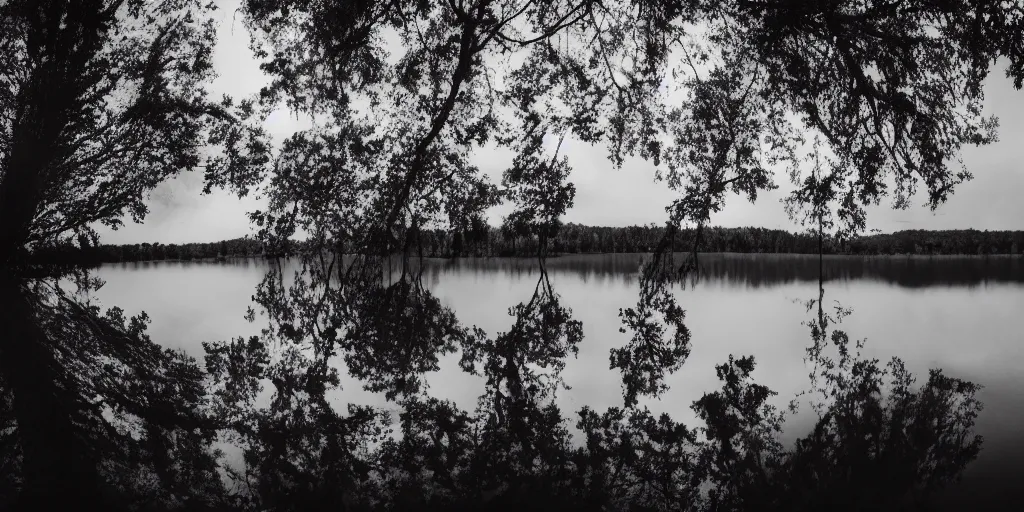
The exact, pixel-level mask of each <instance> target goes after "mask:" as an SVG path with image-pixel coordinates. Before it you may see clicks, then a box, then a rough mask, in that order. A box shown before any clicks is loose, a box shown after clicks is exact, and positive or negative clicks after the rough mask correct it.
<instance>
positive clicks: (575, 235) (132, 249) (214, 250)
mask: <svg viewBox="0 0 1024 512" xmlns="http://www.w3.org/2000/svg"><path fill="white" fill-rule="evenodd" d="M664 229H665V228H663V227H660V226H629V227H599V226H583V225H580V224H567V225H565V226H563V227H562V229H560V230H559V232H558V235H557V236H556V237H555V238H554V239H553V240H551V241H550V246H549V247H550V251H551V253H552V254H587V253H637V252H651V251H652V250H654V248H655V246H656V244H657V243H658V241H659V240H661V237H662V235H663V234H664ZM421 236H422V238H421V240H422V241H423V242H422V245H423V247H422V250H423V256H425V257H435V258H450V257H458V256H478V257H479V256H533V255H536V253H537V247H538V240H537V239H536V237H524V236H514V235H512V234H510V233H508V232H506V231H503V230H502V229H500V228H495V227H493V226H485V227H482V228H476V229H470V230H466V231H461V232H459V231H457V232H451V231H444V230H425V231H424V232H423V233H422V235H421ZM700 236H701V252H738V253H785V254H817V252H818V237H817V234H816V233H813V232H803V233H792V232H789V231H785V230H780V229H766V228H754V227H745V228H721V227H714V228H704V229H703V230H702V232H701V235H700ZM694 238H695V233H694V231H693V230H681V231H680V232H679V233H678V234H677V235H676V237H675V239H674V242H673V250H674V251H677V252H689V251H691V250H692V249H693V241H694ZM1022 247H1024V231H987V230H986V231H979V230H974V229H967V230H942V231H929V230H906V231H897V232H895V233H886V234H873V235H867V236H861V237H857V238H854V239H852V240H849V241H843V242H837V241H835V240H826V241H825V243H824V247H823V250H824V252H825V253H826V254H849V255H901V254H919V255H986V254H989V255H990V254H1021V248H1022ZM302 249H303V243H302V242H301V241H295V242H292V244H291V245H286V246H284V247H279V248H274V249H268V248H266V247H265V246H264V244H262V243H261V242H259V241H258V240H255V239H252V238H236V239H232V240H223V241H220V242H211V243H188V244H160V243H154V244H149V243H143V244H126V245H111V244H104V245H98V246H88V245H87V246H86V247H85V248H82V247H80V246H75V245H64V246H56V247H50V248H46V249H39V250H36V251H35V252H34V253H33V255H32V259H33V261H35V262H36V263H43V264H51V263H52V264H85V265H99V264H102V263H119V262H134V261H160V260H181V261H191V260H202V259H217V258H236V257H256V256H261V257H273V256H287V255H292V254H296V253H298V252H300V251H301V250H302Z"/></svg>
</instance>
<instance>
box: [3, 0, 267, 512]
mask: <svg viewBox="0 0 1024 512" xmlns="http://www.w3.org/2000/svg"><path fill="white" fill-rule="evenodd" d="M213 9H214V7H213V6H212V5H209V4H207V3H205V2H200V1H198V0H197V1H177V0H174V1H171V0H168V1H159V2H141V1H135V0H127V1H121V0H113V1H110V0H102V1H101V0H86V1H81V2H67V1H60V0H47V1H43V2H35V1H22V0H12V1H9V2H4V3H3V5H2V6H0V62H2V64H0V82H2V83H3V87H0V216H2V217H3V219H4V222H3V225H2V226H0V294H2V296H3V302H4V304H5V307H4V308H3V312H2V315H3V317H2V320H0V322H2V323H3V325H4V329H3V331H4V333H5V339H4V341H3V343H2V344H0V382H3V385H4V386H5V393H6V394H5V395H4V396H9V397H10V399H11V401H12V402H11V403H12V407H11V411H12V414H13V417H14V421H15V423H16V425H17V430H16V439H17V449H18V455H12V457H19V461H20V462H19V464H20V466H21V468H22V476H21V480H20V494H19V498H18V501H17V502H16V504H15V505H16V506H17V507H18V508H20V509H25V510H37V509H44V508H47V509H48V508H53V507H55V506H57V505H58V504H62V503H67V502H80V503H86V502H92V503H98V504H102V505H101V506H103V505H106V506H107V507H108V508H120V507H127V506H133V505H137V504H138V503H140V502H149V503H162V504H163V505H166V506H175V505H176V504H180V503H181V500H186V501H188V500H190V498H189V497H188V496H189V495H192V496H202V495H203V494H204V493H205V492H206V491H208V490H211V489H212V488H215V487H216V486H217V484H218V481H216V480H211V473H210V471H211V469H212V466H210V465H209V464H207V465H206V466H205V469H200V468H201V467H203V466H202V465H197V466H195V467H193V468H191V469H189V470H187V471H185V472H184V473H179V472H177V470H175V469H173V468H172V467H171V466H173V463H172V462H171V461H174V460H175V459H176V458H178V457H183V458H186V459H192V460H195V459H197V458H199V459H201V458H203V457H206V458H207V459H209V457H211V453H210V452H208V451H205V450H206V448H208V447H209V443H210V442H211V441H212V439H211V432H212V431H211V429H210V424H209V423H208V422H207V421H206V420H203V419H202V418H201V414H200V412H199V406H200V405H201V402H202V395H203V393H202V386H201V373H200V372H198V368H197V367H196V366H195V363H194V361H191V360H189V359H188V358H187V357H184V356H182V355H181V354H175V353H171V352H166V351H163V350H160V349H159V348H158V347H157V346H156V345H155V344H153V343H152V342H151V341H150V340H149V339H148V338H147V337H146V336H145V334H144V325H145V321H146V317H145V315H144V314H143V315H142V316H139V317H135V318H132V319H130V320H129V319H126V318H125V317H124V316H123V315H122V314H121V312H120V311H119V310H117V309H116V308H115V309H111V310H109V311H107V312H106V313H105V314H103V313H101V311H100V310H99V308H98V307H96V306H95V305H93V304H91V303H90V302H89V301H88V298H87V292H88V291H89V290H91V289H95V288H96V287H97V286H98V284H99V282H98V281H97V280H95V279H92V278H90V277H89V276H88V273H87V272H86V271H85V270H83V269H81V268H67V267H59V268H55V267H46V268H43V267H40V266H38V265H35V264H33V262H32V261H31V260H30V259H28V258H27V254H28V253H29V251H30V250H33V249H39V248H45V247H56V246H58V245H61V244H70V243H73V242H74V241H76V240H77V241H78V243H79V245H80V246H81V247H83V248H84V247H88V246H94V245H96V244H97V242H98V240H97V235H96V231H95V230H94V226H95V224H96V223H100V224H104V225H107V226H110V227H114V228H116V227H117V226H119V225H121V223H122V219H123V217H124V216H126V215H130V216H131V217H132V218H133V219H135V220H140V219H142V217H143V216H144V215H145V213H146V207H145V203H144V199H145V195H146V193H147V192H148V191H150V190H151V189H152V188H153V187H155V186H156V185H157V184H158V183H160V182H161V181H162V180H164V179H166V178H167V177H169V176H172V175H174V174H176V173H178V172H181V171H183V170H195V169H198V168H200V167H205V170H206V177H207V183H208V188H209V187H213V186H231V187H234V190H236V191H238V192H239V193H245V189H246V187H247V186H248V185H250V184H252V183H254V182H255V180H256V179H257V178H258V176H257V172H258V169H259V166H260V164H261V163H262V162H263V161H264V160H265V155H264V152H265V150H266V149H267V146H266V143H265V141H264V140H263V138H262V135H261V133H260V131H259V130H256V129H253V128H251V127H248V126H246V125H245V124H244V123H242V121H243V120H244V118H245V117H246V116H247V115H248V114H249V113H251V112H252V109H251V105H249V104H242V105H239V106H237V107H236V106H234V105H233V103H232V102H231V101H230V100H229V99H227V98H225V99H224V100H223V101H213V100H211V99H210V98H209V97H208V94H207V91H206V89H205V86H206V84H208V83H209V81H210V80H211V79H212V78H213V70H212V64H211V52H212V45H213V36H214V30H215V26H214V24H213V18H212V17H211V14H212V11H213ZM136 252H137V251H136ZM126 256H130V255H126ZM65 277H68V278H72V280H73V282H75V283H76V284H77V285H78V293H66V292H65V291H64V290H63V289H62V288H61V279H62V278H65ZM118 425H121V426H122V427H118ZM125 425H136V426H138V425H142V426H144V428H143V431H144V432H145V434H143V435H142V436H141V437H132V436H131V435H130V433H129V430H130V429H129V430H121V428H124V426H125ZM197 450H198V451H197ZM192 471H196V473H191V472H192ZM186 473H189V474H190V475H189V476H186ZM154 482H160V485H157V486H155V487H154V485H153V484H154ZM161 487H162V489H161ZM190 487H192V488H193V489H190ZM154 500H155V501H154Z"/></svg>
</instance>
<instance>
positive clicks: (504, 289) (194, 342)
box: [97, 254, 1024, 505]
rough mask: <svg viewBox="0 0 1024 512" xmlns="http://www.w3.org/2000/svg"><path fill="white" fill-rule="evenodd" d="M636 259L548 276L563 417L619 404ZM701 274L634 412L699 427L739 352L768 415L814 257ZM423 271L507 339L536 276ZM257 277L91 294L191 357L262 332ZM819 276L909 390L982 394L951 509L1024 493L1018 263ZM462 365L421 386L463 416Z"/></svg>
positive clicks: (605, 258)
mask: <svg viewBox="0 0 1024 512" xmlns="http://www.w3.org/2000/svg"><path fill="white" fill-rule="evenodd" d="M642 257H643V256H642V255H636V254H621V255H572V256H563V257H559V258H552V259H551V260H549V262H548V265H547V266H548V273H549V276H550V278H551V282H552V284H553V285H554V288H555V291H556V292H557V293H559V294H560V295H561V296H562V299H563V302H564V304H565V305H567V306H569V307H570V308H572V310H573V316H574V318H576V319H578V320H580V321H582V322H583V329H584V334H585V336H586V337H585V339H584V341H583V343H582V345H581V346H580V352H579V356H578V357H577V358H576V359H575V360H570V361H569V362H568V363H567V366H566V369H565V372H564V378H565V380H566V382H567V383H568V384H569V385H570V386H571V387H572V389H571V390H570V391H562V392H560V394H559V396H558V402H559V405H560V406H561V407H562V409H563V411H565V414H566V416H570V414H569V411H576V410H578V409H579V408H581V407H582V406H584V405H589V406H591V407H593V408H595V409H597V410H602V409H604V408H607V407H609V406H615V405H621V403H622V395H621V389H620V380H619V376H618V373H617V372H614V371H612V370H609V368H608V351H609V349H611V348H612V347H616V346H621V345H622V344H624V343H626V342H627V341H628V339H629V335H628V334H622V333H620V332H619V331H618V328H619V325H620V324H619V319H618V316H617V313H618V311H619V309H620V308H625V307H630V306H633V305H634V304H635V302H636V298H637V286H638V285H637V270H638V264H639V261H640V258H642ZM700 261H701V265H702V268H703V271H702V277H701V279H700V281H699V282H698V283H697V284H696V285H695V286H687V287H686V288H685V289H683V288H681V287H680V288H679V289H678V291H677V293H678V296H679V299H680V305H682V306H683V307H684V308H685V309H686V318H687V325H688V327H689V328H690V330H691V333H692V345H693V347H692V352H691V355H690V357H689V359H688V360H687V362H686V364H685V365H684V366H683V369H682V370H681V371H679V372H677V373H676V374H675V375H673V376H671V377H670V378H669V379H668V384H669V385H670V390H669V392H668V393H667V394H666V395H665V396H664V397H663V398H662V399H661V400H658V401H646V402H642V405H647V406H649V407H650V408H651V410H652V411H655V412H661V411H667V412H670V413H671V414H672V415H673V417H674V418H676V419H691V421H689V423H690V424H691V425H694V424H695V422H694V421H692V418H693V417H694V416H693V413H692V411H690V409H689V406H690V404H691V403H692V402H693V401H694V400H697V399H699V398H700V397H701V396H702V394H703V393H705V392H710V391H714V390H715V389H718V388H719V383H718V381H717V379H716V377H715V369H714V365H715V364H720V363H722V362H724V361H726V360H727V358H728V356H729V355H730V354H734V355H736V356H742V355H753V356H754V357H755V358H756V361H757V369H756V370H755V373H754V376H755V379H756V381H757V382H759V383H760V384H764V385H767V386H768V387H770V388H771V389H773V390H775V391H777V392H778V393H779V395H778V396H777V397H776V401H775V403H776V404H778V405H779V406H785V405H786V404H788V403H789V401H790V400H791V399H792V398H793V397H794V396H795V394H796V393H798V392H800V391H801V390H804V389H806V388H807V387H808V386H809V380H808V372H809V367H808V366H807V365H805V363H804V361H803V356H804V350H805V349H806V347H807V346H808V345H809V344H810V341H811V340H810V336H809V330H808V328H807V327H806V326H804V325H802V322H805V321H807V320H810V319H811V318H812V315H813V313H808V312H807V310H806V307H805V306H804V305H803V304H802V303H801V302H803V301H806V300H809V299H815V298H817V295H818V258H817V256H801V255H745V254H708V255H702V256H701V259H700ZM427 265H428V267H427V269H426V270H425V273H424V283H425V284H427V286H428V287H429V288H431V290H432V291H433V292H434V293H435V294H436V295H437V296H438V297H440V299H441V300H442V301H443V302H444V303H445V304H447V305H448V306H450V307H452V308H453V309H454V310H455V311H456V313H457V315H458V316H459V318H460V319H461V320H462V321H463V322H464V323H466V324H475V325H478V326H480V327H482V328H483V329H485V330H487V331H488V332H489V333H490V334H492V335H494V334H496V333H498V332H501V331H504V330H507V329H508V328H509V326H510V325H511V323H512V318H511V317H509V316H508V315H507V310H508V308H509V307H511V306H514V305H515V304H517V303H519V302H521V301H526V300H529V298H530V295H531V294H532V292H533V287H534V285H535V284H536V282H537V277H538V274H537V268H536V262H535V261H534V260H530V259H512V258H480V259H463V260H455V261H445V260H432V261H428V262H427ZM267 268H268V263H267V262H265V261H262V260H234V261H228V262H220V263H213V262H207V263H187V262H144V263H129V264H113V265H105V266H103V267H101V268H100V270H99V271H98V275H99V276H100V277H101V278H103V279H104V280H105V281H106V285H105V286H104V287H103V288H102V289H101V290H100V291H99V292H98V293H97V295H98V298H99V299H100V300H101V302H102V304H103V305H104V306H114V305H116V306H119V307H121V308H123V309H124V310H125V311H126V312H127V313H130V314H135V313H138V312H139V311H142V310H144V311H146V312H148V313H149V315H150V317H151V318H152V323H151V324H150V329H149V333H150V335H151V336H152V338H153V340H154V341H156V342H158V343H160V344H163V345H165V346H167V347H172V348H181V349H184V350H186V351H187V352H189V353H190V354H192V355H194V356H195V357H197V358H201V357H202V355H203V351H202V346H201V342H202V341H213V340H225V339H228V338H231V337H236V336H248V335H252V334H257V333H258V332H259V329H260V328H261V327H263V326H264V324H263V323H261V321H260V320H257V321H256V322H255V323H249V322H246V321H245V320H244V319H243V315H244V314H245V311H246V308H247V307H248V306H249V305H250V304H251V303H250V297H251V295H252V294H253V292H254V289H255V286H256V285H257V283H258V282H259V281H260V280H261V279H262V277H263V275H264V272H265V271H266V269H267ZM824 275H825V277H826V280H827V282H826V288H825V300H826V301H827V303H833V304H834V302H833V301H838V302H839V303H840V304H841V305H842V306H843V307H848V308H851V309H852V310H853V314H852V315H851V316H849V317H847V318H846V319H844V320H843V322H842V325H841V328H843V329H844V330H845V331H846V332H847V333H848V334H849V335H850V337H851V339H866V340H867V344H866V346H865V348H864V351H863V354H864V355H865V356H867V357H876V358H878V359H880V360H881V361H883V362H885V361H887V360H889V359H890V358H891V357H892V356H899V357H900V358H902V359H903V360H904V361H905V362H906V363H907V367H908V369H910V370H911V371H912V372H914V374H915V375H916V376H917V377H918V382H923V381H924V380H926V379H927V370H928V369H929V368H942V369H943V370H944V371H945V373H946V374H948V375H951V376H955V377H960V378H964V379H967V380H971V381H973V382H976V383H979V384H982V385H983V386H985V387H984V389H983V390H982V391H981V392H980V395H979V398H980V399H981V400H982V402H984V404H985V409H984V410H983V411H982V413H981V416H980V418H979V420H978V425H977V431H978V433H980V434H981V435H983V436H984V438H985V444H984V448H983V451H982V454H981V456H980V457H979V459H978V460H977V461H976V462H975V463H974V464H973V465H971V466H970V467H969V469H968V471H967V474H966V476H965V482H964V484H963V485H962V486H960V487H959V489H960V490H959V491H956V490H955V491H954V492H953V495H952V496H951V501H950V503H954V501H953V500H954V498H956V497H957V496H959V495H962V494H963V493H965V492H970V493H971V494H974V493H976V492H979V489H982V488H985V489H986V493H988V494H992V493H991V491H995V490H999V488H1001V487H1002V486H1008V485H1011V483H1010V482H1012V481H1013V480H1017V479H1019V475H1020V474H1021V473H1020V472H1021V470H1022V469H1024V427H1022V425H1024V260H1022V259H1021V258H1018V257H842V256H834V257H826V258H825V260H824ZM457 360H458V355H453V356H449V357H448V358H447V359H445V360H443V361H442V370H441V371H440V372H438V373H437V374H433V375H431V376H429V377H428V379H427V381H428V382H429V384H430V386H431V389H430V392H431V394H433V395H435V396H438V397H440V398H447V399H451V400H453V401H455V402H456V403H458V404H459V405H460V406H461V407H463V408H465V409H472V408H473V407H474V406H475V404H476V398H477V397H478V396H479V395H480V393H481V392H482V391H483V380H482V379H480V378H478V377H473V376H469V375H465V374H463V373H461V372H460V371H459V370H458V366H457ZM343 386H344V390H343V392H341V394H340V396H339V397H338V399H339V400H342V401H347V402H355V403H369V404H380V405H383V404H385V402H384V400H383V398H382V397H378V396H374V395H372V394H370V393H367V392H365V391H363V390H362V389H360V386H359V384H358V383H356V382H352V381H343ZM812 415H813V413H812V412H811V410H810V408H809V407H807V406H806V405H805V406H803V407H801V409H800V412H799V413H798V414H797V415H795V416H793V417H791V418H790V419H789V420H788V422H787V433H786V440H787V441H791V440H792V439H793V438H795V437H796V436H797V435H801V434H803V433H804V432H805V429H806V427H807V425H809V422H810V420H811V416H812ZM1011 476H1012V478H1009V477H1011ZM963 489H971V490H970V491H964V490H963ZM1006 490H1009V488H1007V489H1006ZM973 504H974V505H979V503H977V502H974V503H973Z"/></svg>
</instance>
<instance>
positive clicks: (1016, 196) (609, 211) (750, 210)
mask: <svg viewBox="0 0 1024 512" xmlns="http://www.w3.org/2000/svg"><path fill="white" fill-rule="evenodd" d="M219 3H220V4H221V5H222V8H221V10H220V11H219V16H220V21H221V25H220V29H219V41H218V43H217V47H216V50H215V54H214V65H215V66H216V69H217V71H218V74H219V77H218V78H217V80H216V81H215V82H214V84H213V86H212V87H213V91H214V92H215V93H216V94H218V95H219V94H221V93H227V94H231V95H233V96H239V97H240V96H247V95H250V94H253V93H255V92H257V91H259V89H260V87H261V86H263V84H265V83H266V78H265V77H264V76H263V74H262V73H261V72H260V70H259V67H258V64H257V62H256V60H255V58H254V56H253V54H252V51H251V50H250V49H249V36H248V34H247V33H246V29H245V27H244V25H243V23H242V20H241V15H240V14H236V8H237V5H238V1H237V0H221V1H220V2H219ZM985 95H986V107H985V109H986V115H988V114H993V113H994V114H996V115H997V116H999V120H1000V129H999V139H1000V140H999V142H997V143H995V144H992V145H989V146H985V147H981V148H974V147H970V148H966V149H965V150H964V152H963V159H964V163H965V164H966V165H967V168H968V169H969V170H970V171H971V172H972V173H973V174H974V176H975V178H974V180H972V181H970V182H968V183H965V184H962V185H960V186H959V187H958V188H957V189H956V192H955V194H953V195H952V196H951V197H950V199H949V200H948V202H947V203H946V204H945V205H943V206H942V207H940V208H939V209H938V211H936V212H935V213H932V212H931V211H930V210H929V209H928V208H926V207H924V206H920V205H922V204H923V203H924V201H925V198H924V196H923V195H922V196H921V197H920V198H919V199H918V200H917V201H915V203H914V204H915V206H914V207H912V208H911V209H908V210H901V211H894V210H892V209H891V208H890V207H889V204H888V203H887V202H883V203H882V205H881V206H880V207H876V208H873V209H870V210H869V214H868V228H869V229H880V230H882V231H883V232H891V231H898V230H902V229H964V228H975V229H989V230H1004V229H1024V200H1022V199H1021V195H1022V193H1024V166H1022V165H1021V162H1022V160H1024V137H1022V136H1024V91H1016V90H1014V89H1013V86H1012V84H1011V83H1010V81H1009V80H1008V79H1007V78H1005V75H1004V69H1003V68H1001V67H1000V68H999V69H996V70H994V72H993V73H992V76H990V77H989V79H988V81H987V83H986V86H985ZM301 127H302V124H301V123H300V122H299V121H298V120H297V119H294V118H291V117H290V116H288V115H287V114H286V113H283V112H281V113H275V114H274V115H272V116H271V117H270V119H268V121H267V128H268V129H269V130H270V132H271V133H272V134H273V135H274V136H275V138H276V139H278V140H280V139H281V138H283V137H285V136H287V135H288V134H289V133H291V132H293V131H294V130H296V129H299V128H301ZM562 152H563V154H565V155H567V156H568V157H569V161H570V163H571V164H572V166H573V169H574V170H573V173H572V175H571V177H570V179H571V181H572V182H573V183H574V184H575V185H576V201H575V205H574V206H573V207H572V208H571V209H570V210H569V211H568V213H567V214H566V216H565V221H566V222H576V223H581V224H588V225H602V226H627V225H633V224H648V223H651V222H654V223H657V224H662V223H663V222H664V220H665V218H666V214H665V206H667V205H668V204H669V203H670V202H671V201H672V199H673V198H674V195H673V193H672V192H671V191H669V190H668V189H667V187H666V185H665V184H663V183H655V182H654V166H653V165H652V164H650V163H646V162H643V161H641V160H639V159H635V160H627V162H626V164H625V165H624V166H623V167H622V168H621V169H615V168H614V167H613V166H612V164H611V163H610V161H609V160H608V158H607V151H605V150H604V148H600V147H593V146H590V145H586V144H582V143H579V142H575V141H570V140H567V141H566V142H565V144H563V146H562ZM475 160H476V162H475V163H476V164H477V165H478V166H479V167H480V168H481V169H483V170H484V171H485V172H487V173H488V174H489V175H490V176H491V177H492V180H493V181H494V182H500V176H501V172H502V171H503V170H504V169H505V167H507V166H508V164H509V163H510V162H511V155H510V154H507V153H498V152H486V153H481V154H478V155H476V157H475ZM788 181H789V180H788V177H787V176H783V175H778V176H776V183H777V184H778V185H779V186H780V188H779V189H778V190H776V191H774V192H771V193H765V194H762V196H761V197H760V198H759V199H758V201H757V203H756V204H750V203H748V202H747V201H745V200H744V199H743V198H740V197H731V198H730V199H729V200H728V202H727V205H726V208H725V209H724V210H723V211H722V212H719V213H718V214H716V215H714V216H713V217H712V219H711V221H712V224H715V225H719V226H730V227H735V226H760V227H768V228H781V229H797V226H796V225H795V224H793V223H792V222H790V221H789V219H788V218H787V217H786V214H785V212H784V211H783V208H782V204H781V203H780V202H779V201H780V199H781V198H782V197H784V196H785V195H786V192H787V191H788V190H789V188H790V187H789V183H788ZM201 190H202V174H201V173H199V172H194V173H183V174H182V175H180V176H178V177H177V178H175V179H173V180H171V181H168V182H166V183H164V184H163V185H161V186H159V187H158V188H157V189H156V190H154V191H153V193H152V194H151V197H150V199H149V201H148V204H149V207H150V214H149V215H148V216H147V218H146V220H145V222H144V223H143V224H133V223H131V221H130V219H129V220H127V221H126V222H127V225H126V226H125V227H123V228H121V229H120V230H118V231H110V230H107V229H102V230H101V231H100V233H101V240H102V242H103V243H114V244H122V243H142V242H160V243H185V242H212V241H218V240H223V239H229V238H236V237H241V236H245V235H247V234H250V233H251V228H250V225H249V222H248V218H247V216H246V213H247V212H249V211H252V210H255V209H258V208H259V206H260V205H259V202H258V201H257V200H255V199H253V198H245V199H241V200H240V199H238V198H236V197H234V196H231V195H230V194H227V193H224V192H215V193H213V194H210V195H206V196H204V195H201V193H200V192H201ZM507 211H508V209H507V208H504V209H497V210H495V211H493V212H492V213H491V222H492V223H493V224H497V223H498V222H500V219H501V215H502V214H504V213H506V212H507Z"/></svg>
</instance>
